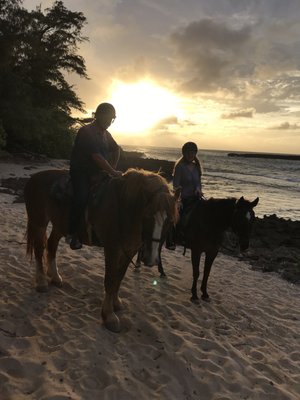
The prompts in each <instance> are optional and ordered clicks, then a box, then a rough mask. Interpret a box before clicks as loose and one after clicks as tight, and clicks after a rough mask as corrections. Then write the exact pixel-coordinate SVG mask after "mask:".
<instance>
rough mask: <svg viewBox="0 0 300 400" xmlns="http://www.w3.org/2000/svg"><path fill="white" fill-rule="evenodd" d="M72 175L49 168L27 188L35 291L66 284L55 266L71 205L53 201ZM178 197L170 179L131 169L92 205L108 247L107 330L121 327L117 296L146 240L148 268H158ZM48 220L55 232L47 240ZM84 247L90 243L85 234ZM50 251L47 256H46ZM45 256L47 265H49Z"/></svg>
mask: <svg viewBox="0 0 300 400" xmlns="http://www.w3.org/2000/svg"><path fill="white" fill-rule="evenodd" d="M66 174H68V172H67V171H62V170H49V171H43V172H38V173H36V174H34V175H33V176H32V177H31V178H30V179H29V181H28V183H27V185H26V187H25V190H24V197H25V204H26V210H27V216H28V223H27V254H29V255H31V256H32V254H33V253H34V256H35V261H36V289H37V290H38V291H41V292H43V291H46V290H47V289H48V279H50V281H51V282H52V283H54V284H56V285H59V286H61V285H62V278H61V276H60V274H59V272H58V269H57V265H56V251H57V247H58V243H59V241H60V239H61V238H62V237H63V236H66V235H67V233H68V218H69V204H70V202H62V201H58V200H56V199H55V198H54V197H53V194H52V188H53V184H54V183H55V182H57V181H58V179H60V178H61V177H63V176H65V175H66ZM176 201H177V196H176V195H173V194H172V193H171V191H170V189H169V186H168V184H167V181H166V180H165V179H164V178H163V177H162V176H160V175H159V174H157V173H152V172H148V171H143V170H135V169H130V170H128V171H127V172H126V173H124V174H123V176H122V177H120V178H112V179H110V181H109V182H108V184H107V187H106V189H105V193H104V194H103V196H102V199H101V202H100V204H99V203H98V204H95V202H94V201H90V203H89V206H88V209H87V220H88V226H89V227H90V228H91V229H92V230H93V232H94V234H95V235H96V238H97V241H98V242H99V243H101V245H102V246H103V247H104V256H105V278H104V287H105V298H104V301H103V305H102V318H103V321H104V324H105V326H106V327H107V328H108V329H109V330H111V331H114V332H118V331H120V329H121V326H120V321H119V318H118V317H117V315H116V314H115V312H114V311H116V310H118V309H120V308H121V300H120V298H119V296H118V292H119V288H120V285H121V281H122V279H123V277H124V275H125V273H126V270H127V268H128V265H129V263H130V262H131V260H132V258H133V257H134V255H135V254H136V253H137V251H138V249H139V248H140V247H141V245H142V242H146V243H147V249H146V251H145V253H144V254H145V258H144V260H143V262H144V263H145V264H146V265H153V264H155V263H156V261H157V257H158V246H159V243H158V240H157V239H159V238H160V237H161V230H162V226H163V223H164V220H165V219H166V218H169V219H171V220H172V221H174V222H175V221H176V219H177V207H176ZM49 222H51V223H52V230H51V233H50V236H49V238H47V235H46V230H47V226H48V224H49ZM81 238H82V240H83V243H85V244H91V238H90V236H89V235H88V234H87V232H85V233H84V234H83V235H82V237H81ZM44 253H45V254H44ZM44 255H46V256H47V263H46V265H45V266H44V263H43V260H44V257H43V256H44Z"/></svg>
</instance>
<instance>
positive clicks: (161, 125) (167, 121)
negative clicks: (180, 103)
mask: <svg viewBox="0 0 300 400" xmlns="http://www.w3.org/2000/svg"><path fill="white" fill-rule="evenodd" d="M169 125H178V119H177V117H176V116H170V117H167V118H164V119H161V120H160V121H158V123H157V124H156V125H155V126H154V127H153V128H152V130H161V129H166V130H167V129H168V127H169Z"/></svg>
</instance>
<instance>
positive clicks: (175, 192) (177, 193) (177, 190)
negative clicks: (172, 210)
mask: <svg viewBox="0 0 300 400" xmlns="http://www.w3.org/2000/svg"><path fill="white" fill-rule="evenodd" d="M180 195H181V188H180V187H179V188H177V189H175V191H174V198H175V201H177V200H178V199H179V197H180Z"/></svg>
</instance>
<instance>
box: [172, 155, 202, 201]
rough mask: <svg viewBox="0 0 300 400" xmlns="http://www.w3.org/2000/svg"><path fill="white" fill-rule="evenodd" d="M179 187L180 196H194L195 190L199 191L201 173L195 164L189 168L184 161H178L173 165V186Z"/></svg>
mask: <svg viewBox="0 0 300 400" xmlns="http://www.w3.org/2000/svg"><path fill="white" fill-rule="evenodd" d="M178 187H181V198H182V199H186V198H187V197H192V196H195V192H196V191H197V190H198V191H201V175H200V174H199V171H198V168H197V167H196V165H195V166H194V168H192V169H190V168H189V167H188V164H187V163H185V162H179V163H178V164H177V165H176V166H175V171H174V177H173V188H174V189H177V188H178Z"/></svg>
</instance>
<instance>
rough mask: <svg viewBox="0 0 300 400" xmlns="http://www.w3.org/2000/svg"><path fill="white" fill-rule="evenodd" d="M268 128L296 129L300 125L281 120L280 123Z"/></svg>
mask: <svg viewBox="0 0 300 400" xmlns="http://www.w3.org/2000/svg"><path fill="white" fill-rule="evenodd" d="M269 129H274V130H296V129H300V125H298V124H290V123H289V122H282V124H280V125H274V126H272V127H271V128H269Z"/></svg>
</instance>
